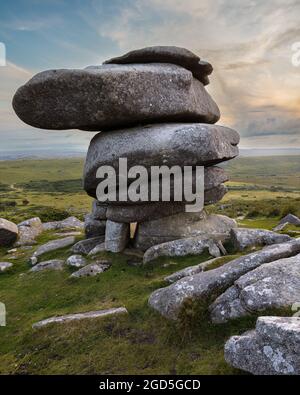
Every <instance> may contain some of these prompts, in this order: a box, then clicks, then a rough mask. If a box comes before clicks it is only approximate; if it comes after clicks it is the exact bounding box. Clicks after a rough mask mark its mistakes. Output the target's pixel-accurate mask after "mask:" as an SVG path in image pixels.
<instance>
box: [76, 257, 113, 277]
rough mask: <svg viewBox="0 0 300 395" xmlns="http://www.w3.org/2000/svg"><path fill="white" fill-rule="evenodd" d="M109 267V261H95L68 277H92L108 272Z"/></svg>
mask: <svg viewBox="0 0 300 395" xmlns="http://www.w3.org/2000/svg"><path fill="white" fill-rule="evenodd" d="M110 266H111V264H110V262H109V261H97V262H95V263H91V264H89V265H87V266H85V267H83V268H81V269H79V270H78V271H77V272H74V273H72V274H71V276H70V277H77V278H79V277H90V276H92V277H94V276H97V275H98V274H101V273H103V272H105V271H106V270H108V269H109V268H110Z"/></svg>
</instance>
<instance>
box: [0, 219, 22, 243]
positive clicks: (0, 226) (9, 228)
mask: <svg viewBox="0 0 300 395" xmlns="http://www.w3.org/2000/svg"><path fill="white" fill-rule="evenodd" d="M18 233H19V230H18V227H17V225H16V224H14V223H13V222H11V221H7V220H6V219H4V218H0V247H8V246H10V245H12V244H14V242H15V241H16V240H17V237H18Z"/></svg>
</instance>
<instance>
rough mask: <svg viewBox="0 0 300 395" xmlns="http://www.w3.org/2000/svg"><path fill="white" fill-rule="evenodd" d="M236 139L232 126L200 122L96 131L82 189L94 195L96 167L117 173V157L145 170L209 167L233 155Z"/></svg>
mask: <svg viewBox="0 0 300 395" xmlns="http://www.w3.org/2000/svg"><path fill="white" fill-rule="evenodd" d="M239 139H240V138H239V134H238V133H237V132H236V131H235V130H233V129H229V128H226V127H223V126H217V125H207V124H201V123H196V124H195V123H194V124H182V123H181V124H176V123H175V124H174V123H173V124H159V125H150V126H144V127H142V126H140V127H136V128H130V129H121V130H115V131H111V132H107V133H98V134H97V135H96V136H94V138H93V139H92V140H91V143H90V146H89V149H88V153H87V158H86V162H85V168H84V189H85V190H86V192H87V193H88V194H89V195H90V196H92V197H94V198H95V197H96V188H97V186H98V184H99V182H100V181H101V179H99V178H97V177H96V173H97V170H98V168H99V167H101V166H112V167H113V168H114V169H115V170H116V172H117V173H118V171H119V159H120V158H127V166H128V168H130V167H132V166H136V165H140V166H144V167H145V168H146V169H147V170H148V171H150V170H151V166H163V165H165V166H169V167H172V166H181V167H183V166H196V165H198V166H211V165H214V164H217V163H220V162H222V161H226V160H229V159H232V158H234V157H236V156H237V155H238V147H237V145H238V143H239ZM162 153H163V154H162ZM220 175H221V172H220ZM221 182H223V181H221ZM214 184H215V185H218V184H216V183H214Z"/></svg>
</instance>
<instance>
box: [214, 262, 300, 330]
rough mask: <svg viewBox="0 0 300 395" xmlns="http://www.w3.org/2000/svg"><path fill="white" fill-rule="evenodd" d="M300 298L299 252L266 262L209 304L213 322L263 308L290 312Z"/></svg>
mask: <svg viewBox="0 0 300 395" xmlns="http://www.w3.org/2000/svg"><path fill="white" fill-rule="evenodd" d="M299 301H300V254H298V255H296V256H293V257H290V258H285V259H279V260H277V261H275V262H271V263H266V264H264V265H262V266H260V267H258V268H256V269H255V270H252V271H250V272H248V273H246V274H245V275H244V276H242V277H240V278H239V279H238V280H236V281H235V282H234V285H233V286H232V287H230V288H228V289H227V290H226V291H225V292H224V293H223V294H222V295H221V296H219V297H218V298H217V299H216V300H215V302H214V303H213V304H212V305H211V306H210V312H211V319H212V321H213V322H214V323H218V324H219V323H223V322H227V321H229V320H230V319H234V318H239V317H243V316H246V315H251V314H256V315H257V314H259V313H261V312H264V311H271V310H272V311H276V310H278V312H279V313H280V311H283V310H286V311H292V306H293V304H294V303H299Z"/></svg>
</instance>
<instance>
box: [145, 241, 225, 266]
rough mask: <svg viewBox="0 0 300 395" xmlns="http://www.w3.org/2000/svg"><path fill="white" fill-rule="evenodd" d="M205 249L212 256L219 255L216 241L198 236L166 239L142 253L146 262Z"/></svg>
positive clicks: (199, 253)
mask: <svg viewBox="0 0 300 395" xmlns="http://www.w3.org/2000/svg"><path fill="white" fill-rule="evenodd" d="M205 250H208V252H209V254H210V255H211V256H214V257H219V256H220V255H221V253H220V250H219V247H218V244H217V242H216V241H214V240H210V239H205V238H203V237H202V236H200V237H189V238H186V239H179V240H173V241H168V242H166V243H162V244H159V245H156V246H153V247H150V248H149V249H148V250H147V251H146V252H145V254H144V258H143V262H144V264H147V263H149V262H152V261H153V260H154V259H157V258H159V257H163V256H169V257H179V256H181V257H182V256H188V255H201V254H202V253H203V252H204V251H205Z"/></svg>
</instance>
